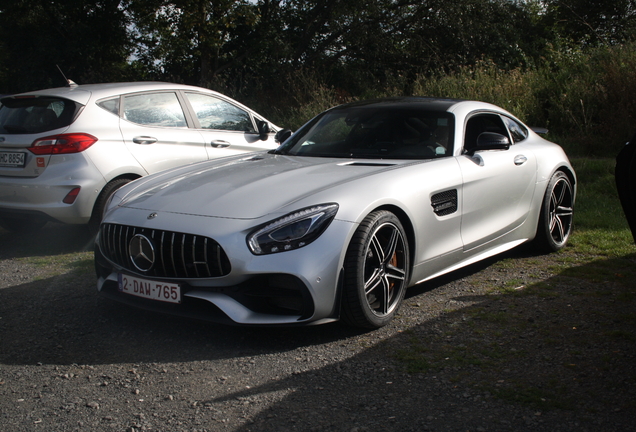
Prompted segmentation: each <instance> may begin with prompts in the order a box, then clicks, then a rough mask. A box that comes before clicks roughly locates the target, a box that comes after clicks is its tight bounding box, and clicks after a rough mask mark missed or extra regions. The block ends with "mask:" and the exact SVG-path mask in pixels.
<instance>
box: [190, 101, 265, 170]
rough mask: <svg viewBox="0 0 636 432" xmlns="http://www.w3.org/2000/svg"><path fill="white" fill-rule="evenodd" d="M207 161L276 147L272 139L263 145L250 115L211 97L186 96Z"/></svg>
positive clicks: (229, 103) (243, 110)
mask: <svg viewBox="0 0 636 432" xmlns="http://www.w3.org/2000/svg"><path fill="white" fill-rule="evenodd" d="M185 97H186V99H187V100H188V102H189V104H190V106H191V107H192V112H193V114H194V116H195V122H196V123H198V124H197V128H198V130H199V132H200V133H201V135H202V136H203V139H204V141H205V144H206V146H205V148H206V151H207V153H208V157H209V158H210V159H213V158H218V157H223V156H230V155H234V154H238V153H244V152H251V151H256V150H269V149H274V148H276V147H278V144H277V143H276V142H275V141H274V138H273V136H269V137H268V139H267V140H265V141H262V140H261V139H260V136H259V134H258V132H257V130H256V127H255V124H254V119H253V117H252V115H251V113H250V112H248V111H247V110H245V109H243V108H242V107H240V106H238V105H235V104H233V103H231V102H230V101H228V100H225V99H222V98H220V97H217V96H214V95H207V94H203V93H197V92H185Z"/></svg>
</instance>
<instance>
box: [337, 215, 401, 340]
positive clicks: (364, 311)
mask: <svg viewBox="0 0 636 432" xmlns="http://www.w3.org/2000/svg"><path fill="white" fill-rule="evenodd" d="M387 223H389V224H391V225H393V226H394V227H396V228H397V229H398V231H399V232H400V235H401V236H402V241H403V243H404V262H405V270H406V274H405V278H404V282H403V284H402V287H401V288H400V292H399V293H398V298H397V299H396V300H395V301H396V303H397V304H396V305H395V307H394V308H393V310H392V311H391V312H389V313H388V314H387V315H385V316H378V315H377V314H376V313H375V312H374V311H373V310H372V309H371V307H370V305H369V303H368V301H367V297H366V293H365V292H364V273H365V261H366V252H367V251H368V249H369V245H370V243H371V240H372V238H373V235H374V234H375V233H376V231H377V230H378V229H379V228H380V227H381V226H382V225H385V224H387ZM352 268H355V271H353V270H352ZM409 273H410V255H409V246H408V239H407V237H406V233H405V231H404V228H403V227H402V224H401V223H400V220H399V219H398V218H397V216H395V215H394V214H393V213H391V212H389V211H386V210H380V211H376V212H373V213H370V214H369V215H368V216H367V217H366V218H365V220H364V221H363V222H362V223H361V224H360V226H359V227H358V228H357V230H356V232H355V234H354V236H353V238H352V240H351V243H350V244H349V248H348V250H347V255H346V257H345V287H344V293H343V307H344V308H345V309H348V310H346V311H344V312H345V316H344V318H345V321H347V322H348V323H349V324H352V325H355V326H358V327H367V328H379V327H382V326H384V325H386V324H388V323H389V322H390V321H391V319H393V317H394V316H395V314H396V313H397V312H398V310H399V309H400V306H401V303H402V300H403V299H404V294H405V291H406V287H407V285H408V280H409V276H410V274H409Z"/></svg>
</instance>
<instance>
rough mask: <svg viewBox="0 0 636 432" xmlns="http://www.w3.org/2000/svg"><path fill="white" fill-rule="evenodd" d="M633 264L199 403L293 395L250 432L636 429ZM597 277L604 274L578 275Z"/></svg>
mask: <svg viewBox="0 0 636 432" xmlns="http://www.w3.org/2000/svg"><path fill="white" fill-rule="evenodd" d="M529 258H530V259H532V258H531V257H529ZM634 264H636V255H634V254H632V255H629V256H626V257H622V258H618V259H608V260H599V261H595V262H592V263H589V264H587V265H584V266H573V267H569V268H567V269H565V270H563V271H562V272H560V273H558V274H557V275H555V276H553V277H550V278H548V279H546V280H543V281H540V282H536V283H533V284H529V285H528V286H526V287H523V289H522V290H519V291H515V292H510V293H503V294H500V295H459V296H457V297H456V298H455V299H454V300H455V301H456V302H457V304H467V305H470V306H466V307H459V308H456V309H454V310H452V311H446V312H444V313H441V314H439V315H438V316H437V317H434V318H432V319H430V320H427V321H425V322H423V323H421V324H418V325H415V326H413V327H411V328H409V329H407V330H405V331H402V332H399V333H397V334H396V335H395V336H393V337H391V338H389V339H387V340H385V341H384V342H383V343H382V344H376V345H374V346H373V347H372V348H369V349H367V350H364V351H362V352H361V353H360V354H358V355H356V356H353V357H351V358H349V359H347V360H346V361H342V362H338V363H334V364H330V365H328V366H326V367H324V368H320V369H313V370H307V371H305V372H303V373H301V374H296V375H293V376H290V377H289V378H287V379H284V380H280V381H275V382H270V383H267V384H265V385H262V386H258V387H251V388H246V389H244V390H242V391H239V392H234V393H230V394H226V395H223V396H222V397H216V398H211V399H210V400H208V401H202V403H203V404H204V405H205V403H206V402H207V403H209V404H218V403H221V402H225V403H228V402H229V401H233V400H247V401H249V400H254V399H258V398H259V397H262V395H266V394H277V393H278V394H281V393H282V394H284V395H285V396H284V397H282V398H281V400H280V401H279V402H277V403H276V404H274V405H273V406H271V407H270V408H268V409H266V410H264V411H262V412H260V413H258V415H256V416H255V417H253V418H250V421H249V423H248V424H246V425H245V426H244V427H242V428H239V429H237V431H241V432H242V431H245V432H247V431H252V430H259V431H270V430H271V431H274V430H281V428H283V429H284V428H285V425H289V424H292V425H294V428H295V430H309V429H310V428H314V429H313V430H347V431H348V430H354V428H355V430H369V431H371V430H378V431H379V430H400V431H421V430H436V431H437V430H445V431H451V430H452V431H455V430H457V431H459V430H464V431H465V430H502V431H504V430H505V431H510V430H517V431H521V430H525V431H539V430H541V431H552V430H564V431H565V430H572V431H578V430H582V429H581V428H582V426H583V425H586V427H589V428H590V430H605V431H625V430H632V429H633V426H634V424H635V421H636V411H635V410H634V407H635V406H636V391H634V384H636V371H635V370H634V369H633V359H634V358H636V345H634V341H635V340H636V330H635V326H634V324H636V312H635V311H636V307H635V306H636V295H635V294H636V280H634V279H633V278H631V277H632V276H633V269H634ZM621 269H622V270H621ZM621 271H627V274H625V273H620V272H621ZM615 272H616V273H615ZM591 273H593V274H595V275H598V280H596V278H597V276H594V277H592V278H589V277H581V276H582V275H588V276H589V275H590V274H591ZM603 275H605V277H604V276H603ZM630 275H631V276H630ZM457 276H458V274H456V273H455V274H454V275H453V276H449V277H451V278H452V277H457ZM442 284H443V282H442ZM428 288H430V286H428V287H426V288H423V291H422V294H419V297H420V298H419V301H420V302H423V301H426V297H427V293H430V291H429V290H428ZM441 289H444V288H443V287H441ZM416 296H418V295H416ZM407 307H408V306H407ZM345 425H346V426H345ZM583 429H585V428H583Z"/></svg>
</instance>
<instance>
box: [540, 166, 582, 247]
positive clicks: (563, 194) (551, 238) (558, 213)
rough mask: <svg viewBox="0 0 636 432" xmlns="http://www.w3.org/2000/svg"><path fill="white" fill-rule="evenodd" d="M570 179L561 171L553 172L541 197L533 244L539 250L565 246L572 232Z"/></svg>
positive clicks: (572, 201) (572, 193)
mask: <svg viewBox="0 0 636 432" xmlns="http://www.w3.org/2000/svg"><path fill="white" fill-rule="evenodd" d="M573 206H574V189H573V187H572V181H571V180H570V178H569V177H568V176H567V175H566V174H565V173H564V172H562V171H557V172H556V173H554V175H553V176H552V178H551V179H550V181H549V182H548V187H547V189H546V191H545V195H544V197H543V204H542V206H541V214H540V215H539V224H538V226H537V235H536V237H535V241H534V243H535V246H536V247H537V249H538V250H539V251H541V252H555V251H558V250H559V249H562V248H564V247H565V245H566V244H567V242H568V238H569V237H570V233H571V232H572V216H573V211H574V208H573Z"/></svg>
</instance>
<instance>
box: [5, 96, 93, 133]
mask: <svg viewBox="0 0 636 432" xmlns="http://www.w3.org/2000/svg"><path fill="white" fill-rule="evenodd" d="M80 107H81V105H79V104H77V103H76V102H73V101H71V100H68V99H62V98H55V97H5V98H3V99H2V100H0V133H4V134H33V133H41V132H48V131H52V130H55V129H59V128H62V127H66V126H68V125H70V124H71V123H72V122H73V120H74V119H75V115H76V114H77V112H78V110H79V108H80Z"/></svg>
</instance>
